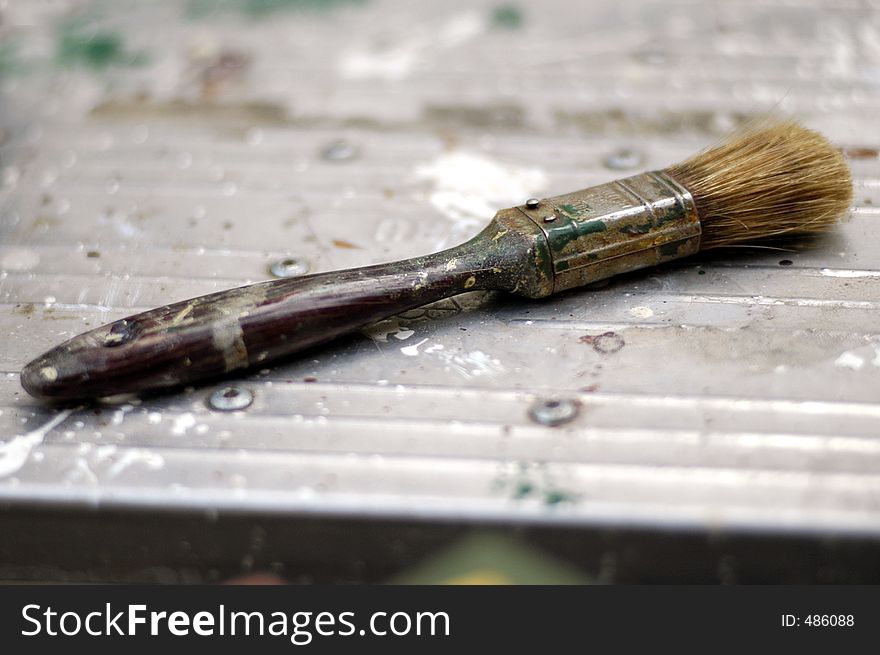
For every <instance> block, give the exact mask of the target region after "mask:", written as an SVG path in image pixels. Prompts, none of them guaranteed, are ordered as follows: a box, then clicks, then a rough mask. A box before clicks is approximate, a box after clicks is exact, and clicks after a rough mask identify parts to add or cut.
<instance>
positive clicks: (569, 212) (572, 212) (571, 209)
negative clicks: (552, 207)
mask: <svg viewBox="0 0 880 655" xmlns="http://www.w3.org/2000/svg"><path fill="white" fill-rule="evenodd" d="M559 209H560V210H562V213H563V214H565V215H566V216H568V217H569V218H577V217H578V214H579V213H580V212H578V209H577V207H575V206H574V205H559Z"/></svg>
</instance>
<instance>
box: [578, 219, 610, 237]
mask: <svg viewBox="0 0 880 655" xmlns="http://www.w3.org/2000/svg"><path fill="white" fill-rule="evenodd" d="M607 229H608V226H607V225H605V223H603V222H602V221H601V220H599V219H595V220H592V221H586V222H584V223H581V224H579V225H578V227H577V231H578V235H582V234H593V233H594V232H604V231H605V230H607Z"/></svg>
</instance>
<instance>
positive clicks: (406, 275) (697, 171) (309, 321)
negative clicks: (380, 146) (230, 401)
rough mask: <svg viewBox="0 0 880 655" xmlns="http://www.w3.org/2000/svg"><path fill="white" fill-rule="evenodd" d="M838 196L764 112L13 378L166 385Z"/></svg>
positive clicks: (672, 246)
mask: <svg viewBox="0 0 880 655" xmlns="http://www.w3.org/2000/svg"><path fill="white" fill-rule="evenodd" d="M851 199H852V182H851V177H850V172H849V169H848V168H847V165H846V163H845V161H844V158H843V156H842V155H841V153H840V152H839V151H838V150H836V149H835V148H834V147H832V145H831V144H830V143H829V142H828V141H826V140H825V138H824V137H822V136H821V135H819V134H817V133H816V132H813V131H810V130H807V129H805V128H803V127H801V126H799V125H798V124H796V123H794V122H791V121H779V120H777V121H772V122H766V123H764V124H760V125H753V126H752V127H750V128H748V129H746V130H745V131H743V132H740V133H738V134H735V135H733V136H732V137H730V138H729V139H728V140H727V141H725V142H722V143H721V144H719V145H718V146H716V147H713V148H711V149H709V150H707V151H705V152H702V153H700V154H698V155H696V156H695V157H692V158H691V159H688V160H687V161H684V162H682V163H679V164H676V165H674V166H670V167H669V168H665V169H663V170H660V171H653V172H648V173H642V174H641V175H635V176H633V177H628V178H626V179H622V180H617V181H615V182H610V183H608V184H602V185H600V186H596V187H592V188H589V189H584V190H581V191H575V192H574V193H570V194H567V195H563V196H557V197H553V198H546V199H544V200H536V199H531V200H528V201H527V202H526V203H525V204H524V205H521V206H519V207H512V208H510V209H503V210H501V211H499V212H498V213H497V214H496V215H495V218H494V219H493V220H492V221H491V222H490V223H489V225H488V227H486V229H484V230H483V231H482V232H480V233H479V234H478V235H477V236H475V237H474V238H473V239H471V240H470V241H468V242H467V243H464V244H462V245H460V246H457V247H455V248H451V249H449V250H444V251H443V252H439V253H435V254H432V255H427V256H424V257H416V258H413V259H408V260H406V261H400V262H394V263H389V264H379V265H376V266H367V267H364V268H355V269H350V270H345V271H334V272H330V273H320V274H317V275H308V276H304V277H299V278H292V279H283V280H274V281H271V282H262V283H259V284H253V285H249V286H245V287H241V288H238V289H231V290H229V291H221V292H219V293H212V294H209V295H206V296H202V297H200V298H194V299H192V300H186V301H183V302H178V303H174V304H173V305H168V306H165V307H160V308H158V309H153V310H151V311H148V312H144V313H142V314H137V315H135V316H130V317H129V318H125V319H122V320H119V321H116V322H115V323H111V324H109V325H105V326H103V327H99V328H97V329H94V330H91V331H89V332H86V333H85V334H81V335H79V336H77V337H74V338H73V339H70V340H69V341H67V342H65V343H63V344H61V345H60V346H57V347H56V348H53V349H52V350H50V351H49V352H47V353H45V354H44V355H41V356H40V357H38V358H37V359H35V360H34V361H32V362H31V363H29V364H28V365H27V366H26V367H25V368H24V370H23V371H22V373H21V382H22V385H23V386H24V388H25V389H27V391H28V392H29V393H31V394H32V395H34V396H37V397H39V398H46V399H54V400H72V399H83V398H93V397H101V396H108V395H116V394H121V393H133V392H134V393H136V392H140V391H144V390H148V389H157V388H164V387H173V386H178V385H182V384H187V383H191V382H195V381H197V380H201V379H204V378H209V377H212V376H217V375H220V374H224V373H228V372H229V371H235V370H238V369H244V368H247V367H249V366H254V365H257V364H259V365H265V364H266V363H267V362H269V361H271V360H273V359H276V358H278V357H282V356H284V355H290V354H292V353H296V352H298V351H300V350H303V349H305V348H308V347H310V346H315V345H317V344H321V343H324V342H326V341H329V340H331V339H333V338H334V337H337V336H339V335H341V334H345V333H347V332H352V331H354V330H357V329H358V328H361V327H363V326H366V325H368V324H370V323H373V322H375V321H378V320H380V319H383V318H386V317H389V316H392V315H394V314H397V313H400V312H403V311H406V310H408V309H412V308H413V307H417V306H419V305H423V304H426V303H429V302H433V301H436V300H440V299H441V298H447V297H449V296H453V295H455V294H459V293H463V292H465V291H473V290H479V289H496V290H502V291H508V292H510V293H514V294H517V295H521V296H526V297H528V298H542V297H544V296H549V295H550V294H553V293H556V292H559V291H564V290H566V289H571V288H573V287H578V286H582V285H585V284H589V283H591V282H596V281H598V280H603V279H605V278H608V277H611V276H613V275H617V274H619V273H625V272H627V271H632V270H635V269H639V268H643V267H646V266H653V265H655V264H659V263H661V262H665V261H669V260H672V259H677V258H680V257H686V256H688V255H693V254H695V253H697V252H699V251H700V250H705V249H707V248H717V247H720V246H728V245H733V244H742V243H748V242H753V241H756V240H760V239H764V238H767V237H773V236H780V235H794V234H809V233H814V232H818V231H822V230H825V229H827V228H828V227H830V226H832V225H833V224H834V223H835V222H836V221H837V220H838V219H839V218H840V217H841V216H842V215H843V214H844V213H845V212H846V210H847V208H848V206H849V204H850V202H851Z"/></svg>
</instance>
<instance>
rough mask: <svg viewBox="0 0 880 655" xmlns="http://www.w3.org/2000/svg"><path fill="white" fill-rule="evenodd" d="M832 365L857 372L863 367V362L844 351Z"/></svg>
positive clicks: (856, 356) (852, 353) (853, 354)
mask: <svg viewBox="0 0 880 655" xmlns="http://www.w3.org/2000/svg"><path fill="white" fill-rule="evenodd" d="M834 365H835V366H839V367H841V368H849V369H852V370H853V371H858V370H859V369H860V368H862V366H864V365H865V360H864V359H862V358H861V357H859V356H858V355H856V354H855V353H854V352H850V351H846V352H844V353H841V354H840V357H838V358H837V359H835V360H834Z"/></svg>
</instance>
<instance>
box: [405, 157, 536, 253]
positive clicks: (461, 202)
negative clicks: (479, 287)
mask: <svg viewBox="0 0 880 655" xmlns="http://www.w3.org/2000/svg"><path fill="white" fill-rule="evenodd" d="M415 176H416V177H417V178H419V179H423V180H428V181H429V182H431V183H432V184H433V190H432V191H431V192H430V195H429V196H428V200H429V201H430V202H431V204H432V205H434V207H436V208H437V209H438V210H439V211H440V213H442V214H443V215H444V216H446V217H447V218H449V219H452V220H453V221H455V224H454V226H453V230H452V234H450V235H449V237H448V238H447V239H446V240H444V241H443V242H441V243H440V244H438V247H443V246H444V245H445V244H446V242H448V241H450V240H452V239H456V240H460V239H461V238H463V237H464V236H465V235H466V234H467V233H468V232H470V231H473V230H474V229H475V228H478V227H482V226H483V225H485V223H486V222H487V221H488V220H489V219H490V218H492V216H494V215H495V212H496V211H497V210H498V208H499V207H504V206H509V205H515V204H517V203H520V202H522V201H523V199H524V198H526V197H528V196H530V195H534V194H535V193H536V192H537V191H538V190H540V189H542V188H543V187H544V185H545V184H546V176H545V175H544V173H543V171H541V170H540V169H538V168H533V167H526V166H515V165H509V164H503V163H500V162H497V161H493V160H492V159H489V158H487V157H483V156H480V155H475V154H471V153H467V152H453V153H447V154H443V155H440V156H439V157H437V158H436V159H435V160H434V161H432V162H430V163H427V164H422V165H420V166H418V167H416V169H415Z"/></svg>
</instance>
